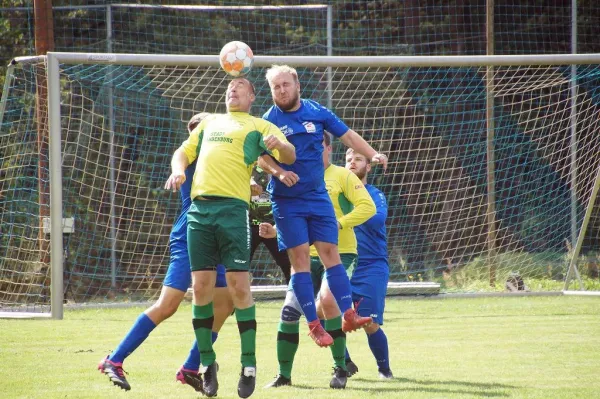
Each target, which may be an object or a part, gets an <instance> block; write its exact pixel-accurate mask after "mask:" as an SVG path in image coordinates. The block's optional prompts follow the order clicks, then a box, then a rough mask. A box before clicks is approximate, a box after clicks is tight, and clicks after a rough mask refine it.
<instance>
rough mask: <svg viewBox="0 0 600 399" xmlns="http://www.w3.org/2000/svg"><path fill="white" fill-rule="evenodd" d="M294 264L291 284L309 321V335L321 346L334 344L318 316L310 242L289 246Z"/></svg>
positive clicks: (289, 252)
mask: <svg viewBox="0 0 600 399" xmlns="http://www.w3.org/2000/svg"><path fill="white" fill-rule="evenodd" d="M287 251H288V255H289V257H290V262H291V264H292V273H293V274H292V278H291V283H290V284H291V286H292V289H293V290H294V293H295V294H296V297H297V299H298V302H299V303H300V306H301V308H302V311H303V313H304V316H305V317H306V321H307V322H308V328H309V333H308V335H309V336H310V337H311V338H312V339H313V341H315V343H316V344H317V345H319V346H321V347H326V346H330V345H332V344H333V338H332V337H331V335H329V334H328V333H327V332H326V331H325V330H324V329H323V327H322V326H321V323H320V322H319V319H318V317H317V309H316V306H315V300H314V296H313V295H314V289H313V283H312V279H311V277H310V250H309V246H308V243H305V244H302V245H298V246H296V247H293V248H288V250H287Z"/></svg>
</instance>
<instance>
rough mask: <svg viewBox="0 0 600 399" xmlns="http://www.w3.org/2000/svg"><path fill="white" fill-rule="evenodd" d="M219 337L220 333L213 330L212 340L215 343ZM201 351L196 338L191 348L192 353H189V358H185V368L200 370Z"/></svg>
mask: <svg viewBox="0 0 600 399" xmlns="http://www.w3.org/2000/svg"><path fill="white" fill-rule="evenodd" d="M218 337H219V333H216V332H214V331H213V332H212V342H213V344H214V343H215V341H216V340H217V338H218ZM200 363H201V360H200V351H199V350H198V343H197V342H196V340H194V344H193V345H192V349H190V353H189V354H188V357H187V359H185V363H183V368H184V369H187V370H194V371H198V370H200Z"/></svg>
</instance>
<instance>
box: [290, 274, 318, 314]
mask: <svg viewBox="0 0 600 399" xmlns="http://www.w3.org/2000/svg"><path fill="white" fill-rule="evenodd" d="M290 285H291V287H292V289H293V290H294V294H296V298H297V299H298V302H299V303H300V307H301V308H302V312H304V317H306V321H308V322H309V323H310V322H312V321H315V320H317V308H316V307H315V295H314V288H313V283H312V280H311V278H310V272H300V273H295V274H294V275H292V278H291V280H290Z"/></svg>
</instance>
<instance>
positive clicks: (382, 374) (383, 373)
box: [379, 369, 394, 380]
mask: <svg viewBox="0 0 600 399" xmlns="http://www.w3.org/2000/svg"><path fill="white" fill-rule="evenodd" d="M392 378H394V374H392V370H390V369H387V370H382V369H379V379H382V380H391V379H392Z"/></svg>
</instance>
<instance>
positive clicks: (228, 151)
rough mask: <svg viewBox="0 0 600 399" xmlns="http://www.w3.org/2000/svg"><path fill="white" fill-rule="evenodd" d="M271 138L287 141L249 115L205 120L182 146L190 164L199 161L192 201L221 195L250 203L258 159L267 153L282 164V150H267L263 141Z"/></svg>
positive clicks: (216, 117)
mask: <svg viewBox="0 0 600 399" xmlns="http://www.w3.org/2000/svg"><path fill="white" fill-rule="evenodd" d="M268 135H273V136H275V137H277V138H278V139H279V140H281V141H282V142H284V143H287V142H288V141H287V139H286V138H285V136H284V134H283V133H281V130H279V128H278V127H277V126H275V125H274V124H272V123H271V122H268V121H266V120H264V119H261V118H256V117H254V116H252V115H250V114H248V113H246V112H230V113H227V114H212V115H210V116H208V117H206V118H205V119H204V120H203V121H202V122H201V123H200V124H199V125H198V127H196V129H194V130H193V131H192V132H191V133H190V136H189V138H188V139H187V140H186V141H184V142H183V144H182V145H181V149H183V151H184V152H185V154H186V156H187V159H188V161H189V163H190V164H191V163H192V162H194V161H195V160H196V159H197V163H196V170H195V172H194V179H193V181H192V189H191V197H192V200H193V199H194V198H196V197H198V196H218V197H226V198H237V199H240V200H242V201H244V202H246V203H249V202H250V176H251V175H252V169H253V167H254V164H255V163H256V160H257V159H258V157H259V156H261V155H262V154H264V153H268V154H270V155H272V156H273V157H274V158H275V159H277V160H278V161H279V151H276V150H274V151H269V150H267V147H266V145H265V143H264V141H263V138H264V137H266V136H268Z"/></svg>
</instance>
